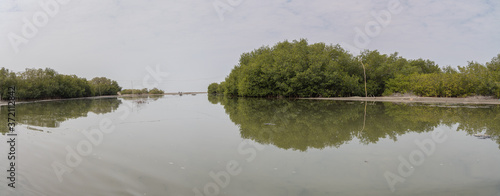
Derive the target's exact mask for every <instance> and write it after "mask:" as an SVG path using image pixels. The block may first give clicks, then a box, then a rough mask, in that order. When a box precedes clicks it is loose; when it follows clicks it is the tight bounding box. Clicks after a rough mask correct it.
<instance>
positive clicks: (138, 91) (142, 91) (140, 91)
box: [120, 88, 165, 95]
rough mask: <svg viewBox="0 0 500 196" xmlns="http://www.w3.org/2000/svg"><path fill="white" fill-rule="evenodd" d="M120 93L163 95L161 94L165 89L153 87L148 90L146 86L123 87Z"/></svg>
mask: <svg viewBox="0 0 500 196" xmlns="http://www.w3.org/2000/svg"><path fill="white" fill-rule="evenodd" d="M120 93H121V94H122V95H125V94H136V95H142V94H157V95H163V94H165V91H163V90H160V89H158V88H153V89H151V90H148V89H147V88H143V89H124V90H122V91H121V92H120Z"/></svg>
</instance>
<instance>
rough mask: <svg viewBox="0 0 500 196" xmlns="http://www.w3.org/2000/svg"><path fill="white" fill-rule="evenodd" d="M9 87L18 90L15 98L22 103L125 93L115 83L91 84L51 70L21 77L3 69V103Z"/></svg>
mask: <svg viewBox="0 0 500 196" xmlns="http://www.w3.org/2000/svg"><path fill="white" fill-rule="evenodd" d="M9 86H16V98H17V99H21V100H30V99H50V98H77V97H91V96H100V95H116V94H117V92H119V91H120V90H121V89H122V88H121V87H120V86H119V85H118V83H117V82H116V81H114V80H110V79H108V78H105V77H95V78H93V79H92V80H90V81H88V80H87V79H85V78H80V77H77V76H76V75H64V74H59V73H57V72H56V71H55V70H53V69H50V68H46V69H26V70H25V71H24V72H19V73H15V72H13V71H9V70H8V69H5V68H1V69H0V97H2V99H7V97H8V94H7V89H8V87H9Z"/></svg>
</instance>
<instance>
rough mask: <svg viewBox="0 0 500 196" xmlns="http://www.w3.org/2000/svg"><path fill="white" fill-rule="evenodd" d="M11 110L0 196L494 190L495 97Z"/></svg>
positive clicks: (114, 102) (184, 100)
mask: <svg viewBox="0 0 500 196" xmlns="http://www.w3.org/2000/svg"><path fill="white" fill-rule="evenodd" d="M6 113H7V111H6V107H4V106H2V108H1V119H0V123H2V125H5V126H6V118H7V117H6ZM16 117H17V121H18V126H17V132H18V134H19V135H18V137H17V140H18V141H17V144H16V145H17V149H16V153H17V159H16V165H17V174H16V177H17V179H16V189H12V188H8V187H7V183H8V182H7V179H6V176H7V175H8V173H7V172H2V173H1V174H0V176H1V178H0V183H1V185H0V187H1V188H0V195H2V196H3V195H27V196H31V195H47V196H54V195H55V196H58V195H61V196H65V195H134V196H139V195H141V196H143V195H167V196H189V195H226V196H255V195H261V196H267V195H270V196H281V195H283V196H285V195H291V196H296V195H297V196H298V195H447V196H448V195H496V196H498V195H500V167H499V165H500V148H499V147H500V145H499V144H500V138H499V135H500V107H498V106H474V107H471V106H459V105H432V104H429V105H411V104H410V105H408V104H392V103H371V102H369V103H365V102H338V101H337V102H336V101H312V100H294V101H292V100H267V99H228V98H223V97H211V96H210V97H207V95H197V96H191V95H189V96H182V97H181V96H164V97H149V98H148V97H142V98H132V99H131V98H128V99H123V98H117V99H116V98H113V99H95V100H71V101H56V102H43V103H30V104H19V105H17V116H16ZM2 127H3V129H5V128H4V126H2ZM3 131H5V130H3ZM474 134H479V135H476V136H479V137H476V136H474ZM483 134H487V135H490V137H491V138H485V137H484V136H481V135H483ZM0 137H1V141H2V142H1V143H0V146H1V152H0V153H1V154H3V155H2V156H0V157H1V160H0V168H1V169H2V171H6V170H8V169H9V168H8V165H7V164H8V162H7V153H8V151H7V143H6V141H7V136H6V135H1V136H0Z"/></svg>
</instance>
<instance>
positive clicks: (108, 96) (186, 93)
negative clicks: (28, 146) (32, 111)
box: [0, 92, 206, 106]
mask: <svg viewBox="0 0 500 196" xmlns="http://www.w3.org/2000/svg"><path fill="white" fill-rule="evenodd" d="M180 94H182V95H196V94H206V92H180V93H165V94H143V95H131V94H127V95H106V96H95V97H79V98H69V99H42V100H34V101H16V104H22V103H36V102H46V101H61V100H75V99H101V98H112V97H133V96H146V95H149V96H154V95H180ZM7 104H8V101H6V100H1V101H0V106H3V105H7Z"/></svg>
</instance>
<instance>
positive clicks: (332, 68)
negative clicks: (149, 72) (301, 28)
mask: <svg viewBox="0 0 500 196" xmlns="http://www.w3.org/2000/svg"><path fill="white" fill-rule="evenodd" d="M363 65H364V66H365V69H366V83H367V84H366V85H367V94H368V96H382V95H390V94H393V93H406V92H411V93H414V94H416V95H420V96H433V97H464V96H470V95H487V96H497V97H500V83H499V82H500V54H499V55H498V56H497V57H495V58H493V59H492V61H491V62H489V63H486V65H482V64H479V63H476V62H469V64H468V65H467V66H465V67H460V66H459V67H458V70H457V69H455V68H452V67H450V66H447V67H444V68H440V67H439V66H438V65H437V64H436V63H435V62H433V61H430V60H424V59H416V60H411V59H410V60H409V59H405V58H403V57H401V56H398V53H397V52H395V53H393V54H390V55H387V54H380V53H379V52H378V51H377V50H375V51H370V50H365V51H363V52H362V53H361V54H360V55H357V56H354V55H352V54H350V53H349V52H348V51H346V50H345V49H343V48H342V47H340V45H326V44H325V43H315V44H308V43H307V41H306V40H305V39H301V40H299V41H297V40H294V41H292V42H289V41H284V42H279V43H277V44H276V45H274V46H273V47H269V46H263V47H261V48H259V49H256V50H254V51H252V52H249V53H243V54H242V55H241V57H240V60H239V64H238V65H236V66H234V68H233V69H232V71H231V73H230V74H229V75H228V76H227V77H226V79H225V80H224V81H223V82H221V83H212V84H210V85H209V86H208V93H210V94H224V95H229V96H241V97H278V96H284V97H344V96H365V87H364V85H365V81H364V72H363Z"/></svg>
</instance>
